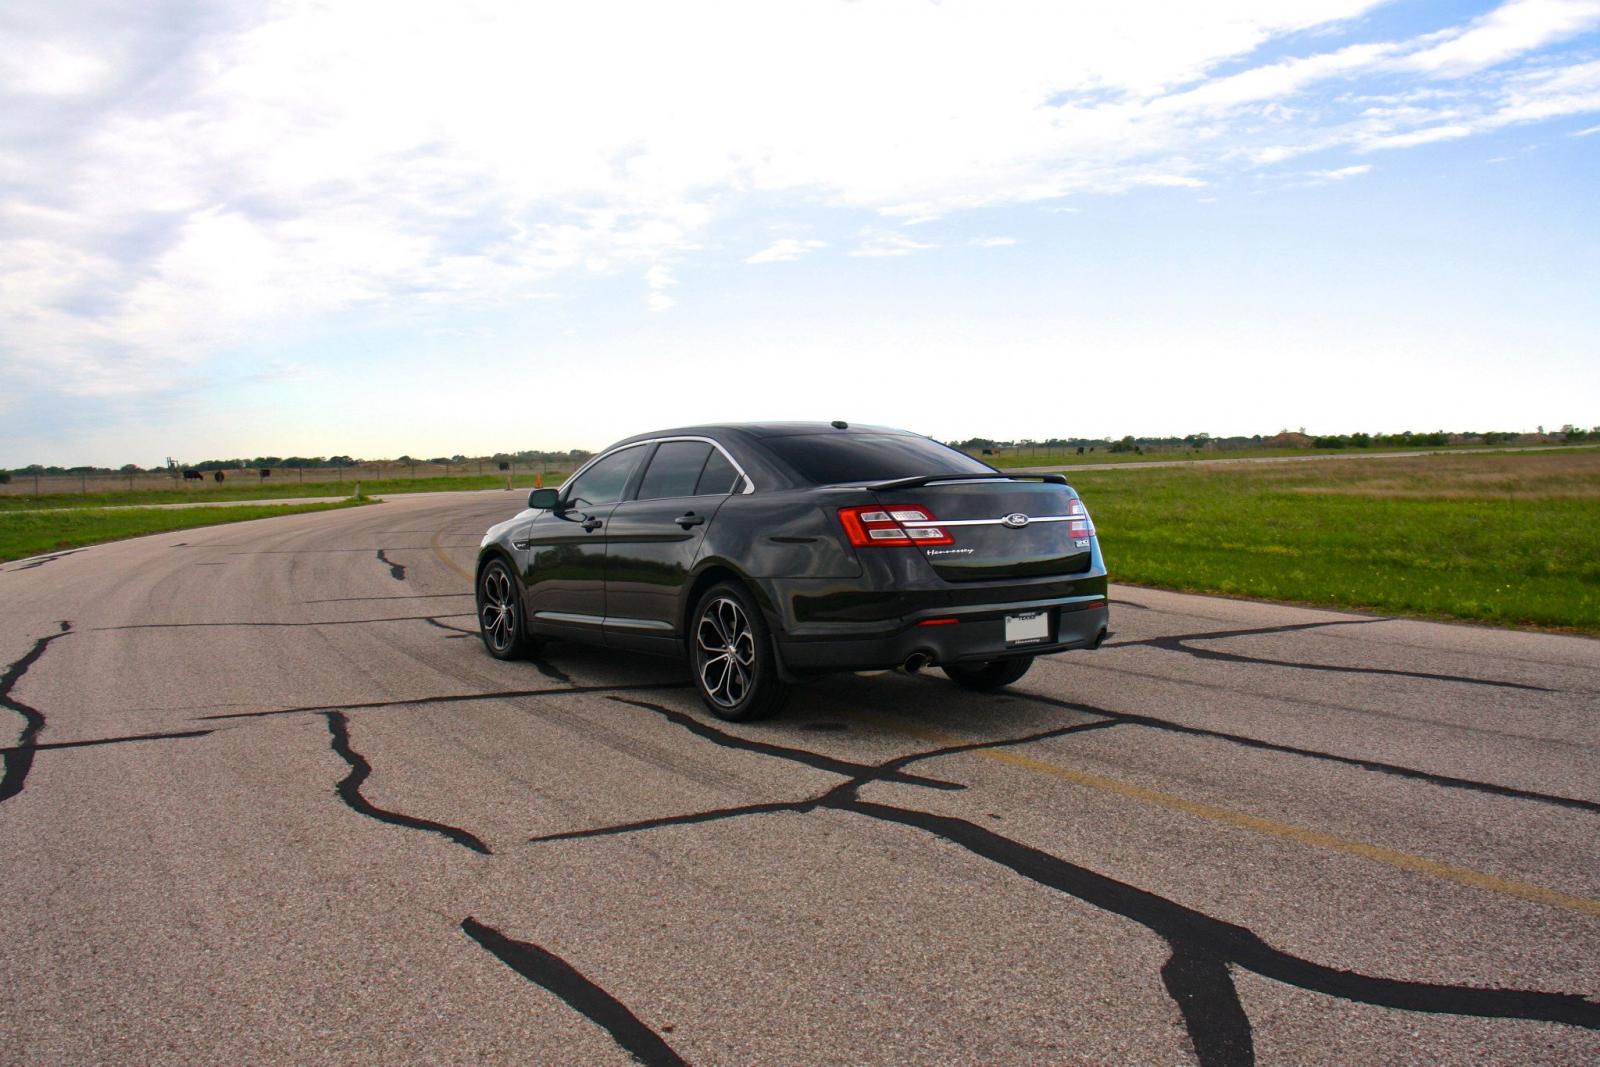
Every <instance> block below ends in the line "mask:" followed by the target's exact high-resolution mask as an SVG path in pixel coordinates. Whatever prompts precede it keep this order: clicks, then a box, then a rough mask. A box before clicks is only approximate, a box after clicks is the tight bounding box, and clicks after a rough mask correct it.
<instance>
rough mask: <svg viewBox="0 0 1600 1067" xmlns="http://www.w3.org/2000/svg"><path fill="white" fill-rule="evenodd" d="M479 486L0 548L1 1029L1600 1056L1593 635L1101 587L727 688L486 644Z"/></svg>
mask: <svg viewBox="0 0 1600 1067" xmlns="http://www.w3.org/2000/svg"><path fill="white" fill-rule="evenodd" d="M516 506H517V499H516V498H515V495H514V494H501V493H476V494H461V495H458V496H454V497H444V496H431V497H428V498H422V499H406V498H396V499H394V500H392V501H390V502H388V503H385V504H381V505H376V506H373V507H368V508H361V509H354V510H350V511H339V512H331V513H324V514H312V515H298V516H286V517H280V518H272V519H266V520H261V521H258V522H251V523H242V524H237V525H231V526H223V527H215V528H210V529H200V530H185V531H182V532H178V533H172V534H163V535H159V536H155V537H149V538H143V539H140V540H137V541H129V542H123V543H120V544H114V545H105V546H100V547H97V548H92V549H86V550H82V551H78V552H73V553H67V554H63V555H60V556H56V557H49V558H46V559H44V560H35V561H31V562H24V563H14V564H7V565H4V566H0V664H5V665H7V666H6V667H5V670H4V675H3V677H0V731H3V732H0V744H5V745H9V746H10V747H7V748H5V749H4V750H3V755H4V779H3V783H0V901H3V905H0V907H3V914H4V924H3V930H4V937H3V938H0V976H3V996H0V1036H3V1040H0V1061H3V1062H5V1063H29V1064H34V1063H37V1064H45V1063H49V1064H58V1063H195V1062H207V1063H222V1062H255V1063H335V1062H337V1063H353V1062H365V1063H390V1062H436V1063H482V1062H525V1063H540V1064H553V1063H583V1064H590V1063H596V1064H605V1063H627V1062H630V1057H634V1058H637V1059H639V1060H642V1061H644V1062H647V1063H676V1062H680V1061H688V1062H694V1063H704V1064H800V1063H851V1064H878V1063H939V1064H956V1063H972V1064H978V1063H982V1064H993V1063H1028V1064H1036V1063H1064V1064H1098V1063H1106V1064H1123V1063H1139V1064H1188V1063H1194V1062H1199V1063H1203V1064H1232V1063H1249V1062H1252V1061H1253V1062H1258V1063H1296V1064H1300V1063H1337V1064H1351V1063H1399V1062H1407V1063H1461V1064H1467V1063H1471V1064H1482V1063H1491V1062H1493V1063H1519V1064H1526V1063H1550V1064H1581V1063H1595V1062H1597V1061H1600V999H1597V998H1600V864H1597V862H1596V858H1595V857H1596V846H1597V844H1600V833H1597V830H1600V774H1597V769H1600V761H1597V758H1596V754H1597V741H1600V644H1597V643H1596V642H1594V641H1591V640H1586V639H1581V638H1573V637H1559V636H1549V635H1537V634H1519V633H1510V632H1504V631H1497V630H1490V629H1481V628H1476V627H1468V626H1447V625H1437V624H1432V623H1422V622H1413V621H1403V620H1388V619H1381V618H1375V617H1369V616H1355V615H1345V614H1337V613H1333V612H1324V611H1310V610H1304V609H1298V608H1289V607H1279V606H1272V605H1263V604H1252V603H1244V602H1236V601H1228V600H1219V599H1211V598H1204V597H1192V596H1179V595H1174V594H1168V593H1160V592H1155V591H1150V590H1143V589H1130V588H1118V589H1116V590H1115V601H1116V603H1115V606H1114V607H1113V616H1112V621H1113V627H1114V629H1115V630H1116V636H1115V638H1114V639H1113V640H1112V641H1111V642H1110V643H1109V644H1108V645H1107V647H1105V648H1103V649H1102V650H1100V651H1098V652H1094V653H1089V652H1078V653H1069V654H1067V655H1064V656H1060V657H1056V658H1053V659H1047V660H1044V661H1041V662H1040V663H1039V664H1038V665H1036V666H1035V668H1034V670H1033V671H1032V672H1031V673H1030V674H1029V675H1028V676H1027V677H1026V678H1025V679H1024V680H1023V681H1022V682H1021V683H1019V684H1018V685H1017V686H1016V687H1015V689H1014V691H1013V692H1011V693H1010V694H1008V695H1001V696H988V697H985V696H973V695H969V694H966V693H964V692H962V691H959V690H957V689H956V688H955V687H953V686H951V685H950V684H948V683H947V682H945V681H944V680H943V678H942V676H940V675H938V674H937V673H936V672H935V673H933V674H931V675H924V676H917V677H907V676H904V675H884V676H878V677H871V678H863V677H855V676H845V677H839V678H833V679H828V680H825V681H822V682H818V683H815V684H813V685H810V686H807V687H806V688H805V689H803V690H802V691H801V692H800V693H799V694H798V695H797V697H796V698H795V699H794V700H793V702H792V703H791V706H790V709H789V711H788V713H787V714H786V716H785V717H784V718H782V719H780V720H778V721H775V722H772V723H769V724H761V725H753V726H738V727H735V726H730V725H727V724H723V723H719V722H717V721H716V720H713V719H710V718H709V717H708V716H707V715H706V714H705V713H704V712H703V710H702V709H701V708H700V706H699V704H698V701H697V700H696V699H695V698H694V696H693V694H692V693H691V692H690V691H689V690H688V689H687V688H686V686H687V673H686V671H685V670H684V669H683V668H682V667H681V666H680V665H678V664H676V663H673V662H670V661H666V660H653V659H648V658H638V657H632V656H623V655H616V654H610V653H607V652H605V651H603V650H587V649H581V648H576V647H570V646H566V647H562V646H557V647H553V648H552V649H551V651H550V652H549V655H548V658H547V659H546V660H545V661H543V662H540V663H516V664H506V663H499V662H497V661H495V660H492V659H490V658H489V657H488V656H487V655H486V654H485V653H484V651H483V649H482V647H481V646H480V644H479V642H478V640H477V638H476V637H475V636H474V635H473V618H472V615H471V611H472V605H471V600H470V597H469V596H468V595H467V588H468V582H467V580H466V579H464V577H463V573H464V569H465V568H467V567H469V566H470V562H471V560H472V558H473V555H474V552H475V548H476V545H477V541H478V537H479V534H480V532H481V531H482V529H483V528H484V527H485V526H487V525H488V524H489V523H490V522H491V521H493V520H495V519H497V518H499V517H501V516H503V515H505V514H507V513H509V512H510V511H511V510H514V509H515V507H516ZM1111 562H1112V566H1113V568H1114V567H1115V562H1116V561H1115V560H1114V559H1113V560H1112V561H1111Z"/></svg>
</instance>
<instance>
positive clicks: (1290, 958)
mask: <svg viewBox="0 0 1600 1067" xmlns="http://www.w3.org/2000/svg"><path fill="white" fill-rule="evenodd" d="M612 699H613V700H615V701H617V702H618V703H624V704H630V705H633V706H635V707H642V708H644V709H646V710H649V711H653V712H657V713H661V714H665V715H666V717H667V718H668V720H669V721H671V722H674V723H677V724H679V725H683V726H685V727H686V728H688V729H690V732H692V733H694V734H695V735H696V736H698V737H701V738H704V739H705V740H708V741H710V742H712V743H713V744H716V745H719V746H722V747H724V748H732V749H738V750H741V751H760V752H762V753H763V754H765V755H769V756H772V757H774V758H778V759H784V760H788V761H791V762H796V763H802V764H804V765H806V766H816V765H817V764H816V762H815V761H816V759H817V756H816V754H815V753H810V752H804V751H802V750H795V749H784V748H781V747H779V746H775V745H771V746H766V745H760V743H758V742H757V743H753V742H750V741H748V740H747V739H745V738H742V737H738V736H737V735H734V734H731V733H728V732H727V731H725V730H722V729H721V728H719V727H715V726H712V725H711V724H709V723H705V722H701V721H700V720H698V719H692V718H691V717H689V716H687V715H684V714H682V713H680V712H671V711H670V710H669V709H664V708H660V707H658V706H655V705H650V704H645V703H643V702H640V701H632V700H624V699H623V698H621V697H613V698H612ZM686 720H687V721H686ZM1112 725H1120V723H1119V722H1118V721H1117V720H1115V719H1106V720H1099V721H1092V722H1088V723H1078V724H1075V725H1073V726H1069V727H1063V728H1061V729H1058V730H1049V731H1041V732H1040V733H1038V734H1030V735H1028V736H1027V737H1019V738H1006V739H1001V740H996V741H979V742H972V743H967V744H958V745H951V746H946V747H944V748H938V749H931V750H928V751H924V752H916V753H911V754H909V755H905V756H899V757H896V758H895V759H891V760H886V761H884V762H882V763H880V764H877V765H875V766H872V767H867V768H865V769H864V771H863V772H862V773H859V774H857V775H855V776H854V777H852V778H850V779H849V780H848V781H846V782H844V783H842V784H840V785H837V786H834V787H833V788H832V789H829V790H828V791H826V792H824V793H822V794H820V795H816V796H812V797H808V798H804V799H801V800H797V801H792V802H787V803H785V802H779V803H767V804H756V805H748V806H746V807H743V808H724V809H719V810H715V811H708V812H699V813H694V814H690V815H679V816H674V817H672V818H671V819H668V820H653V821H649V822H641V823H632V824H626V825H623V826H613V827H601V828H597V829H592V830H588V831H582V832H579V833H569V834H561V835H552V836H550V837H546V838H543V839H535V840H544V841H549V840H559V839H571V838H574V837H599V836H607V835H611V834H617V833H627V832H637V831H643V830H649V829H654V828H656V827H659V826H673V825H687V824H691V823H706V822H712V821H717V820H724V819H731V818H738V817H740V816H743V815H759V814H770V813H773V812H779V811H792V812H796V813H802V814H803V813H805V812H809V811H814V810H818V809H829V810H833V811H842V812H848V813H851V814H855V815H861V816H864V817H866V818H870V819H874V820H877V821H879V822H885V823H891V824H895V825H899V826H904V827H908V828H911V829H915V830H920V831H922V832H924V833H926V834H929V835H931V836H933V837H937V838H939V839H941V840H943V841H946V842H948V843H950V844H952V845H955V846H956V847H958V848H962V849H965V850H966V851H967V852H970V853H971V854H973V855H974V856H977V857H979V858H982V859H985V860H988V861H990V862H992V863H995V864H998V865H1000V866H1002V867H1005V868H1007V869H1009V870H1011V871H1012V872H1014V873H1016V874H1017V875H1019V876H1021V877H1023V878H1026V879H1028V880H1029V881H1032V882H1034V883H1036V884H1038V885H1041V886H1044V887H1046V888H1049V889H1053V890H1055V891H1057V892H1059V893H1062V894H1064V895H1066V896H1070V897H1072V898H1074V899H1077V900H1080V901H1082V902H1084V903H1086V904H1089V905H1091V906H1093V907H1096V908H1099V909H1101V910H1102V911H1105V912H1108V913H1111V914H1114V915H1118V916H1121V917H1123V918H1125V919H1128V920H1131V921H1133V922H1135V923H1138V924H1139V925H1141V926H1144V927H1145V928H1146V929H1147V930H1149V931H1150V932H1151V933H1153V934H1155V935H1156V936H1158V937H1160V938H1161V939H1162V940H1163V941H1165V942H1166V943H1167V944H1168V946H1169V947H1170V949H1171V952H1172V955H1171V957H1170V958H1169V959H1168V961H1167V963H1166V964H1165V965H1164V966H1163V967H1162V971H1161V980H1162V984H1163V987H1164V988H1165V989H1166V990H1167V991H1168V994H1169V995H1170V996H1171V997H1172V998H1173V1000H1174V1002H1175V1003H1176V1005H1177V1008H1178V1011H1179V1014H1180V1015H1181V1016H1182V1018H1183V1021H1184V1026H1185V1029H1186V1030H1187V1031H1188V1034H1189V1039H1190V1042H1191V1044H1192V1045H1193V1047H1194V1051H1195V1056H1196V1059H1197V1060H1198V1061H1199V1062H1200V1064H1201V1065H1202V1067H1222V1065H1234V1064H1252V1063H1254V1061H1255V1053H1254V1046H1253V1041H1252V1036H1251V1026H1250V1020H1249V1017H1248V1016H1247V1015H1246V1014H1245V1012H1244V1008H1243V1005H1242V1004H1241V1003H1240V1001H1239V997H1238V994H1237V992H1236V990H1235V989H1234V986H1233V980H1232V975H1231V969H1235V968H1236V969H1242V970H1245V971H1250V972H1252V973H1254V974H1257V975H1260V976H1261V977H1263V978H1269V979H1272V980H1273V981H1277V982H1281V983H1283V984H1285V985H1290V986H1293V987H1295V988H1298V989H1303V990H1307V991H1309V992H1314V993H1320V994H1323V995H1326V996H1331V997H1335V998H1338V999H1342V1000H1347V1001H1352V1002H1355V1003H1360V1004H1369V1005H1374V1006H1377V1007H1385V1008H1395V1009H1400V1010H1405V1011H1415V1012H1426V1013H1432V1014H1446V1015H1463V1016H1479V1017H1485V1018H1510V1019H1528V1020H1535V1021H1542V1022H1554V1023H1562V1024H1565V1025H1568V1026H1578V1027H1583V1028H1585V1029H1589V1030H1600V1004H1597V1003H1596V1002H1594V1001H1591V1000H1588V999H1586V998H1584V997H1582V996H1579V995H1576V994H1571V993H1551V992H1545V991H1540V990H1523V989H1488V988H1480V987H1474V986H1462V985H1449V984H1444V983H1432V982H1411V981H1400V980H1397V979H1391V978H1382V977H1375V976H1371V975H1365V974H1360V973H1358V972H1355V971H1347V970H1342V969H1339V968H1336V967H1329V966H1325V965H1323V964H1318V963H1314V962H1312V961H1310V960H1306V959H1302V958H1300V957H1298V956H1295V955H1292V954H1291V953H1288V952H1285V951H1283V950H1281V949H1277V948H1274V947H1273V946H1271V945H1269V944H1268V943H1267V942H1266V941H1264V940H1263V939H1262V938H1261V937H1259V936H1258V935H1257V934H1255V933H1254V932H1252V931H1250V930H1249V929H1246V928H1245V927H1242V926H1238V925H1235V924H1233V923H1229V922H1225V921H1223V920H1221V919H1216V918H1213V917H1211V916H1209V915H1206V914H1204V913H1202V912H1199V911H1196V910H1194V909H1193V908H1189V907H1186V906H1184V905H1182V904H1179V903H1177V902H1176V901H1172V900H1168V899H1166V898H1164V897H1161V896H1157V895H1156V894H1154V893H1151V892H1147V891H1146V890H1142V889H1138V888H1135V887H1134V886H1131V885H1127V884H1125V883H1122V882H1119V881H1116V880H1115V879H1113V878H1110V877H1107V876H1106V875H1102V874H1098V873H1096V872H1094V871H1091V870H1089V869H1088V868H1086V867H1081V866H1079V865H1077V864H1074V863H1069V862H1067V861H1066V860H1063V859H1060V858H1058V857H1056V856H1053V855H1051V854H1049V853H1047V852H1044V851H1042V850H1040V849H1036V848H1033V847H1032V846H1029V845H1025V844H1023V843H1022V842H1020V841H1016V840H1013V839H1011V838H1008V837H1005V836H1003V835H1001V834H997V833H995V832H994V831H993V830H989V829H987V828H985V827H982V826H979V825H977V824H976V823H972V822H969V821H967V820H966V819H962V818H959V817H956V816H951V815H940V814H937V813H935V812H929V811H922V810H920V809H915V808H903V807H897V806H895V805H891V804H882V803H877V802H874V801H868V800H863V799H861V797H860V795H859V794H860V790H861V788H862V787H863V786H865V785H868V784H870V783H873V782H879V781H885V780H889V778H888V775H889V774H891V773H897V772H900V771H903V770H904V768H905V767H907V766H908V765H910V764H912V763H915V762H918V761H921V760H929V759H936V758H939V757H942V756H947V755H952V754H955V753H958V752H964V751H975V750H977V749H982V748H994V747H1000V746H1003V745H1016V744H1024V743H1028V742H1030V741H1034V740H1042V739H1044V738H1046V737H1060V736H1064V735H1066V734H1069V733H1076V732H1082V731H1083V730H1087V729H1098V728H1105V727H1108V726H1112ZM753 745H755V746H759V747H752V746H753Z"/></svg>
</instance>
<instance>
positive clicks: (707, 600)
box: [689, 582, 787, 722]
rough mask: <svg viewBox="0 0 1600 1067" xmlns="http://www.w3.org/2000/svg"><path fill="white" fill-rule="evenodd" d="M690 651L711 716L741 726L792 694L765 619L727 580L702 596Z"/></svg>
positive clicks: (771, 710) (763, 715) (774, 708)
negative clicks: (781, 672) (780, 672)
mask: <svg viewBox="0 0 1600 1067" xmlns="http://www.w3.org/2000/svg"><path fill="white" fill-rule="evenodd" d="M689 648H690V661H691V663H692V665H693V667H694V676H695V687H696V688H698V689H699V690H700V699H702V700H704V701H705V702H706V707H708V708H710V709H711V712H712V714H714V715H716V716H718V717H719V718H723V719H730V720H732V721H734V722H742V721H745V720H749V719H762V718H766V717H767V716H769V715H772V714H775V713H776V712H777V711H778V710H779V708H781V707H782V706H783V700H784V697H785V696H786V695H787V694H786V693H785V690H784V687H783V683H782V682H781V681H779V679H778V670H777V662H776V657H775V656H774V654H773V651H772V639H771V636H770V635H769V634H768V632H767V625H766V620H765V619H763V618H762V617H761V612H760V611H759V610H758V609H757V608H756V606H755V605H754V604H753V603H751V601H750V595H749V594H748V593H746V592H745V591H744V590H743V589H741V588H740V587H739V586H736V585H733V584H732V583H730V582H724V583H721V584H719V585H715V586H712V587H711V588H710V589H708V590H707V591H706V593H705V595H704V596H702V597H701V598H700V603H699V605H698V606H697V607H696V608H695V612H694V625H693V628H692V630H691V632H690V635H689Z"/></svg>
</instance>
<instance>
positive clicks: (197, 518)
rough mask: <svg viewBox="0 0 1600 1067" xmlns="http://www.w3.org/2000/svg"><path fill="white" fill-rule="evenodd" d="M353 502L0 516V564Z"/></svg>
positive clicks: (1, 513)
mask: <svg viewBox="0 0 1600 1067" xmlns="http://www.w3.org/2000/svg"><path fill="white" fill-rule="evenodd" d="M359 506H360V502H358V501H355V500H349V501H339V502H337V503H330V504H254V505H251V504H241V505H239V506H238V507H220V508H117V509H106V508H77V509H73V510H63V511H33V512H21V513H18V512H5V511H0V562H5V561H6V560H12V559H25V558H26V557H28V556H39V555H44V554H45V553H47V552H59V551H61V550H62V549H67V548H81V547H83V546H84V545H97V544H100V543H101V542H104V541H121V540H123V539H125V538H128V537H141V536H143V535H144V534H152V533H166V532H169V531H172V530H187V529H191V528H192V527H195V526H214V525H217V524H220V523H226V522H243V521H244V520H246V519H264V518H269V517H271V516H273V515H298V514H301V513H303V512H307V511H329V510H333V509H336V508H349V507H359Z"/></svg>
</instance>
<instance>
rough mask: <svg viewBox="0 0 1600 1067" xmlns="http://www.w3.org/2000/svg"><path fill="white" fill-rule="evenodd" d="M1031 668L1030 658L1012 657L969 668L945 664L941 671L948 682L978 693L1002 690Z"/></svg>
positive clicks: (957, 664)
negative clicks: (947, 677)
mask: <svg viewBox="0 0 1600 1067" xmlns="http://www.w3.org/2000/svg"><path fill="white" fill-rule="evenodd" d="M1032 666H1033V657H1032V656H1013V657H1011V658H1010V659H994V660H990V661H989V662H988V663H981V664H978V665H976V666H969V665H965V664H959V663H950V664H946V665H945V666H944V667H943V668H942V670H943V671H944V673H945V674H946V675H948V676H949V678H950V680H951V681H952V682H954V683H956V684H957V685H959V686H960V687H961V688H963V689H976V690H978V691H979V692H985V693H986V692H990V691H992V690H995V689H1004V688H1005V687H1006V686H1008V685H1010V684H1011V683H1012V682H1014V681H1016V680H1017V679H1018V678H1021V677H1022V676H1023V675H1024V674H1027V673H1028V668H1029V667H1032Z"/></svg>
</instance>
